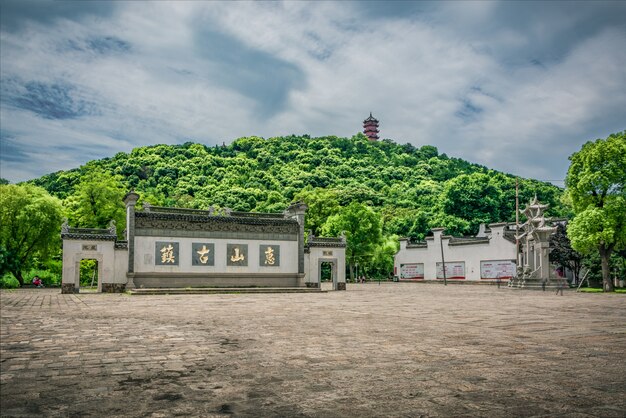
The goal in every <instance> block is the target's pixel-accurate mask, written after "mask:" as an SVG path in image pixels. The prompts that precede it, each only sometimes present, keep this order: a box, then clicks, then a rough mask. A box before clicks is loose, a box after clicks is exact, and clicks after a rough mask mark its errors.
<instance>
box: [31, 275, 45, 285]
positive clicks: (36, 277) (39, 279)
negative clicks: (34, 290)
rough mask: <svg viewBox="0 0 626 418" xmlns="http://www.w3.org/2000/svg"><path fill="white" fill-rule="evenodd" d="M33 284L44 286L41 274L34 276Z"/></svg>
mask: <svg viewBox="0 0 626 418" xmlns="http://www.w3.org/2000/svg"><path fill="white" fill-rule="evenodd" d="M33 284H34V285H35V287H43V281H42V280H41V278H39V276H35V277H33Z"/></svg>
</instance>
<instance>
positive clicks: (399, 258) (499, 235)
mask: <svg viewBox="0 0 626 418" xmlns="http://www.w3.org/2000/svg"><path fill="white" fill-rule="evenodd" d="M433 233H434V236H433V237H428V238H427V239H426V244H427V247H426V248H407V244H408V241H406V240H401V241H400V250H399V251H398V252H397V253H396V255H395V257H394V270H395V272H396V275H399V274H400V265H401V264H409V263H423V264H424V280H436V278H437V263H440V262H441V242H440V240H441V237H442V231H439V230H435V231H433ZM489 236H490V240H489V243H484V244H469V245H448V244H449V242H450V240H449V238H443V251H444V258H445V261H446V263H453V262H461V261H462V262H464V263H465V280H466V281H481V277H480V262H481V261H495V260H513V261H514V260H515V259H516V258H515V254H516V251H515V244H514V243H512V242H510V241H508V240H506V239H505V238H504V226H492V227H491V233H490V234H489Z"/></svg>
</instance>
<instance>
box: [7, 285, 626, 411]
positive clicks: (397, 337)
mask: <svg viewBox="0 0 626 418" xmlns="http://www.w3.org/2000/svg"><path fill="white" fill-rule="evenodd" d="M0 308H1V315H2V324H1V325H2V326H1V332H2V340H1V346H0V348H1V363H0V364H1V386H0V389H1V404H0V407H1V411H2V412H1V415H2V416H3V417H5V416H6V417H9V416H68V417H79V416H81V417H85V416H124V417H125V416H129V417H151V416H153V417H170V416H219V415H227V414H231V415H235V416H286V417H291V416H319V417H333V416H346V417H350V416H402V417H406V416H424V417H426V416H443V417H451V416H455V417H458V416H485V417H491V416H567V417H571V416H574V417H588V416H598V417H623V416H626V359H625V352H626V320H625V318H626V298H625V297H624V296H623V295H604V294H580V293H575V292H573V291H566V292H565V295H564V296H556V295H555V294H554V293H552V292H545V293H543V292H540V291H539V292H537V291H527V290H511V289H506V288H502V289H497V288H496V287H495V286H461V285H450V286H447V287H444V286H442V285H440V284H410V283H387V284H383V285H381V286H379V285H377V284H365V285H363V284H354V285H349V286H348V291H346V292H328V293H319V294H254V295H253V294H224V295H195V296H194V295H186V296H173V295H170V296H128V295H126V294H77V295H62V294H60V290H58V289H54V290H52V289H31V290H18V291H2V292H0Z"/></svg>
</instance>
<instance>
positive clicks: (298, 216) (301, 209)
mask: <svg viewBox="0 0 626 418" xmlns="http://www.w3.org/2000/svg"><path fill="white" fill-rule="evenodd" d="M308 208H309V207H308V206H307V205H306V204H305V203H304V202H295V203H293V204H291V206H289V207H288V208H287V209H286V210H285V215H287V216H288V217H289V218H293V219H295V220H296V221H298V225H299V231H298V274H304V216H305V214H306V210H307V209H308Z"/></svg>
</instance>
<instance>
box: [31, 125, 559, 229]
mask: <svg viewBox="0 0 626 418" xmlns="http://www.w3.org/2000/svg"><path fill="white" fill-rule="evenodd" d="M110 175H113V176H114V177H113V178H111V176H110ZM102 176H104V178H102V179H101V178H100V177H102ZM90 181H91V182H95V183H96V184H101V185H102V187H109V186H110V187H113V188H115V189H116V190H117V191H118V192H119V191H122V190H124V191H126V190H129V189H134V190H135V191H137V192H138V193H139V194H140V195H141V196H142V200H146V201H149V202H150V203H151V204H153V205H162V206H179V207H192V208H208V207H209V206H211V205H213V206H218V207H230V208H232V209H235V210H242V211H268V212H275V211H281V210H283V209H284V208H285V207H287V205H288V204H289V203H290V202H291V201H294V200H304V201H305V202H307V203H308V204H309V206H310V210H309V217H308V218H309V219H308V222H307V223H308V224H309V225H308V228H310V229H312V230H313V231H314V232H315V233H316V234H319V233H323V231H322V226H323V225H324V223H325V222H326V220H327V218H328V217H329V216H330V215H332V214H334V213H337V212H341V211H342V208H346V207H347V206H348V205H349V204H350V203H353V202H358V203H362V204H363V205H365V206H368V207H370V208H371V209H372V210H373V212H375V213H376V214H377V215H378V216H379V217H380V220H381V225H382V232H383V235H386V236H389V235H391V234H397V235H401V236H415V237H423V236H424V235H425V234H426V233H427V232H428V231H429V230H430V228H432V227H436V226H444V227H447V228H448V231H449V232H451V233H453V234H463V233H472V232H475V231H476V230H477V227H478V224H479V223H481V222H496V221H513V220H514V219H515V178H514V177H513V176H510V175H506V174H503V173H500V172H496V171H493V170H490V169H488V168H486V167H483V166H479V165H476V164H471V163H469V162H467V161H464V160H461V159H457V158H450V157H448V156H446V155H445V154H442V155H439V154H438V152H437V149H436V148H435V147H433V146H423V147H421V148H415V147H413V146H412V145H410V144H405V145H399V144H396V143H394V142H393V141H390V140H383V141H380V142H373V143H372V142H369V141H368V140H367V138H366V137H365V136H364V135H362V134H358V135H356V136H354V137H352V138H337V137H332V136H331V137H321V138H310V137H308V136H306V135H305V136H288V137H276V138H270V139H263V138H258V137H247V138H240V139H238V140H235V141H234V142H233V143H232V144H230V145H227V146H216V147H207V146H205V145H202V144H197V143H191V142H188V143H185V144H182V145H156V146H149V147H141V148H136V149H134V150H133V151H132V152H131V153H129V154H127V153H118V154H117V155H115V156H114V157H112V158H105V159H102V160H96V161H91V162H89V163H87V164H86V165H84V166H82V167H80V168H77V169H74V170H69V171H61V172H57V173H54V174H49V175H46V176H43V177H41V178H39V179H36V180H33V181H32V183H35V184H37V185H40V186H42V187H44V188H45V189H46V190H48V191H49V192H50V193H51V194H53V195H55V196H57V197H59V198H61V199H64V200H65V202H66V206H67V207H68V208H71V207H72V205H71V202H72V199H74V201H76V199H77V197H76V195H77V193H78V191H79V189H81V187H80V185H81V184H83V185H84V184H86V183H87V182H90ZM519 190H520V202H521V204H523V203H525V202H527V201H528V200H529V199H530V198H531V197H533V196H534V195H535V194H536V195H537V197H538V198H539V199H540V200H541V201H543V202H546V203H549V204H550V205H551V209H550V214H551V215H556V216H561V215H563V214H564V209H563V207H562V205H561V203H560V196H561V193H562V190H561V189H559V188H557V187H555V186H553V185H551V184H548V183H543V182H539V181H535V180H528V179H520V188H519ZM118 194H119V193H118ZM74 207H76V205H74ZM87 215H89V214H87ZM94 215H95V214H94ZM69 217H70V221H71V222H72V220H73V218H74V223H83V224H88V223H90V222H91V223H103V222H105V221H106V219H104V218H102V219H98V220H96V218H97V217H96V216H91V217H90V216H83V217H82V218H80V219H78V217H75V216H72V214H71V213H70V214H69ZM81 219H82V220H81ZM121 220H122V221H123V219H121ZM118 224H119V221H118ZM83 226H102V225H83Z"/></svg>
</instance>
